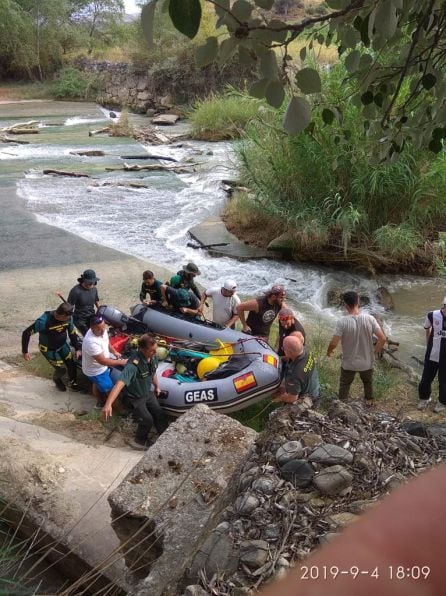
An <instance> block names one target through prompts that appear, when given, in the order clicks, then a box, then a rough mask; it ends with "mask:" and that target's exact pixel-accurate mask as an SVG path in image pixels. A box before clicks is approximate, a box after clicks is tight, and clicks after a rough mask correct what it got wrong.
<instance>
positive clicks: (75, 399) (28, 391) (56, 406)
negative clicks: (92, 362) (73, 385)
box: [0, 356, 95, 421]
mask: <svg viewBox="0 0 446 596" xmlns="http://www.w3.org/2000/svg"><path fill="white" fill-rule="evenodd" d="M38 357H39V356H37V358H38ZM40 357H41V356H40ZM5 373H6V374H5ZM94 404H95V399H94V398H93V396H92V395H87V394H85V393H78V392H73V391H69V390H67V391H66V392H65V393H62V392H61V391H58V390H57V389H56V387H55V386H54V383H52V382H51V381H49V380H48V379H43V378H40V377H36V376H33V375H28V374H26V373H23V371H22V370H21V369H19V368H18V367H14V366H11V365H8V364H7V363H5V362H3V361H2V360H0V412H1V413H2V415H3V416H5V415H6V416H7V417H8V418H13V419H14V420H21V421H25V420H29V418H30V417H34V416H35V415H36V414H40V413H42V412H48V411H49V412H60V413H64V412H79V411H84V412H85V411H87V412H88V411H90V410H91V409H92V407H93V406H94ZM5 412H8V413H7V414H5Z"/></svg>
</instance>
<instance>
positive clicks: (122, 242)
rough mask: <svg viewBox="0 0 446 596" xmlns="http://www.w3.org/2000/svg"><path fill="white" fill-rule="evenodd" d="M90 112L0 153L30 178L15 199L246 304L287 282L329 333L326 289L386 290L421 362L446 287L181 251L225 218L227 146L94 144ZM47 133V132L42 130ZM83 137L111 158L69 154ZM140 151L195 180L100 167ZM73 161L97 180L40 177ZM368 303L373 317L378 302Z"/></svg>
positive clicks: (95, 118)
mask: <svg viewBox="0 0 446 596" xmlns="http://www.w3.org/2000/svg"><path fill="white" fill-rule="evenodd" d="M84 112H85V110H84ZM92 114H93V115H89V114H85V113H82V114H81V115H80V116H78V115H75V114H74V115H72V116H70V117H69V118H64V119H62V120H61V119H60V117H59V118H58V121H57V122H54V117H53V121H52V120H51V118H47V119H46V122H47V124H49V125H50V124H56V126H47V130H51V131H52V130H54V131H57V132H58V133H59V134H58V135H54V138H55V141H54V142H52V141H51V135H46V137H45V141H44V142H38V143H32V144H30V145H19V146H15V147H14V149H13V151H12V150H10V149H8V150H6V149H5V150H3V149H2V148H1V147H0V164H1V166H2V167H3V168H7V167H8V163H9V164H10V165H11V166H12V164H13V162H17V161H19V162H21V163H22V165H26V167H24V168H23V169H26V173H25V175H24V176H23V177H21V178H20V179H19V180H18V183H17V184H18V192H19V195H20V196H21V197H23V199H24V200H25V201H26V204H27V207H28V208H29V209H30V210H31V211H32V212H33V213H34V214H35V215H36V217H37V218H38V219H39V220H40V221H43V222H46V223H49V224H51V225H53V226H58V227H61V228H64V229H66V230H69V231H70V232H74V233H75V234H78V235H79V236H81V237H83V238H85V239H87V240H90V241H94V242H96V243H98V244H101V245H105V246H108V247H111V248H114V249H117V250H120V251H122V252H124V253H127V254H131V255H134V256H137V257H141V258H145V259H147V260H148V261H150V262H156V263H159V264H160V265H165V266H166V267H168V268H170V269H172V270H175V271H176V270H177V269H178V268H180V267H181V265H183V264H184V263H186V262H187V261H191V260H193V261H194V262H195V263H197V265H198V266H199V268H200V269H201V271H202V275H201V276H200V278H199V281H200V283H201V284H202V285H203V286H209V285H214V284H215V283H216V282H218V283H219V282H220V281H222V280H223V279H225V278H227V277H231V278H234V279H236V280H237V282H238V286H239V293H240V294H241V295H242V297H247V296H253V295H254V294H256V293H259V292H260V291H262V290H263V289H265V288H266V287H267V286H268V285H270V284H272V283H284V285H285V286H286V289H287V301H288V302H289V303H290V304H291V305H292V306H293V307H294V308H295V309H296V310H297V312H298V313H299V315H300V318H301V319H302V320H303V322H304V324H305V322H307V323H308V324H310V322H311V323H314V322H315V321H316V320H317V321H319V322H320V325H321V327H322V328H324V330H326V331H327V332H329V331H331V329H332V328H333V326H334V322H335V319H336V317H337V316H339V314H340V312H339V311H337V310H335V309H331V308H327V307H326V304H325V297H326V293H327V289H328V288H330V287H333V286H338V287H341V288H345V289H348V288H354V289H357V290H360V291H366V292H371V291H373V290H374V289H376V287H377V285H383V286H386V287H387V288H388V289H389V290H390V292H391V293H392V295H393V299H394V302H395V310H394V311H393V312H389V313H385V317H384V319H385V326H386V331H387V332H388V333H389V335H390V336H391V337H392V338H393V339H395V340H397V341H399V342H400V343H401V347H400V354H401V357H403V358H404V359H405V360H406V361H408V362H410V363H411V364H412V365H413V364H414V362H413V360H412V361H411V356H412V355H415V356H417V357H419V358H420V357H422V355H423V351H424V331H423V328H422V324H423V320H424V314H425V312H426V311H427V310H431V309H432V308H438V307H439V306H440V305H441V302H442V298H443V296H444V295H445V294H446V284H445V283H443V282H439V281H438V280H436V279H433V278H419V277H411V276H407V275H405V276H393V275H392V276H390V275H385V276H381V277H380V278H379V280H378V281H377V280H372V279H368V278H366V277H365V276H361V275H356V274H354V273H352V272H347V271H334V270H332V269H329V268H324V267H315V266H305V265H302V264H299V263H296V262H292V263H291V262H284V261H279V260H270V259H260V260H251V261H244V262H239V261H236V260H233V259H229V258H223V257H211V256H209V255H208V254H207V253H206V252H205V251H202V250H194V249H192V248H190V247H188V246H187V242H188V241H190V238H189V237H188V229H189V228H190V227H192V226H194V225H196V224H198V223H200V222H201V221H203V220H204V219H206V217H208V216H209V215H211V214H218V213H219V212H221V210H222V208H223V206H224V204H225V201H226V200H227V197H226V194H225V193H224V191H223V190H222V189H221V187H220V181H221V180H222V179H225V178H226V179H228V178H234V177H236V156H235V153H234V148H233V146H232V145H231V144H230V143H205V142H196V141H187V142H182V146H177V145H175V144H173V145H164V146H151V145H144V146H143V147H141V146H139V147H138V146H136V145H135V143H134V142H133V143H132V142H129V141H126V140H123V139H119V138H113V139H109V140H107V141H106V142H105V141H104V140H102V139H101V140H98V139H99V137H91V138H89V139H88V137H87V138H86V130H87V129H94V128H101V127H102V126H105V125H107V123H108V122H107V117H108V112H105V111H102V114H101V112H99V111H98V110H97V108H95V110H93V111H92ZM56 119H57V118H56ZM15 120H17V118H16V119H15ZM135 122H136V123H137V124H141V123H143V119H142V118H140V119H138V118H136V121H135ZM145 123H147V121H145ZM43 127H44V130H45V124H44V125H43ZM168 132H170V130H169V131H168ZM81 135H83V136H82V139H83V140H82V143H83V145H82V147H83V148H84V149H102V150H104V149H105V151H106V153H107V156H106V157H105V158H104V157H83V158H80V157H78V156H75V157H73V156H72V155H70V151H73V150H74V149H78V148H79V147H78V145H79V143H80V138H81ZM36 136H38V135H36ZM56 138H57V141H56ZM104 143H106V144H105V145H104ZM74 145H76V146H75V147H74ZM144 150H145V151H147V152H149V153H152V154H157V155H163V156H165V157H173V158H175V159H177V160H178V161H179V162H186V161H187V160H191V161H194V162H197V163H199V164H200V165H199V168H198V170H197V172H196V173H193V174H175V173H172V172H160V171H151V172H147V171H146V172H144V171H143V172H123V171H118V172H117V171H113V172H111V171H109V172H107V171H105V167H106V166H110V165H112V166H113V165H114V166H116V165H118V164H119V163H121V164H122V161H120V160H119V158H118V156H119V155H123V154H127V155H128V154H132V153H133V154H134V153H138V154H140V153H143V152H144ZM79 161H81V162H82V167H79V165H78V167H77V169H78V170H80V171H88V173H90V174H92V175H93V176H94V179H91V178H62V177H60V178H59V177H52V176H45V175H43V174H42V168H43V167H56V168H57V167H59V168H63V169H70V164H71V165H72V164H73V162H75V163H78V162H79ZM145 163H154V162H145ZM165 163H168V162H165ZM118 180H119V181H127V182H128V181H129V180H132V181H135V180H137V181H138V182H139V183H142V184H144V185H146V186H147V188H131V187H125V186H116V185H109V184H107V183H110V182H116V181H118ZM372 306H373V308H374V309H375V310H378V311H379V307H378V306H377V305H372Z"/></svg>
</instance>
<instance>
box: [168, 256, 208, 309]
mask: <svg viewBox="0 0 446 596" xmlns="http://www.w3.org/2000/svg"><path fill="white" fill-rule="evenodd" d="M197 275H200V270H199V269H198V267H197V266H196V265H195V263H188V264H187V265H183V269H182V270H181V271H178V272H177V274H176V275H174V276H173V277H171V278H170V284H169V285H170V286H171V287H172V288H175V289H178V288H184V289H185V290H192V292H193V293H194V294H195V296H196V297H197V298H198V301H200V300H201V294H200V290H199V289H198V288H197V286H196V285H195V277H196V276H197Z"/></svg>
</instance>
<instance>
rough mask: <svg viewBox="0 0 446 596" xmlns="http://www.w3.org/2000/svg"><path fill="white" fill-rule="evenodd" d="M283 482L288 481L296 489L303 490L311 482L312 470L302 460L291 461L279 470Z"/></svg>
mask: <svg viewBox="0 0 446 596" xmlns="http://www.w3.org/2000/svg"><path fill="white" fill-rule="evenodd" d="M280 472H281V474H282V476H283V477H284V478H285V480H288V481H289V482H291V483H292V484H294V486H295V487H296V488H305V487H306V486H308V485H309V484H311V481H312V480H313V476H314V470H313V468H312V466H311V464H309V463H308V462H307V461H305V460H304V459H292V460H291V461H289V462H287V463H286V464H284V465H283V466H282V467H281V468H280Z"/></svg>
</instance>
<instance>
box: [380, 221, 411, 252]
mask: <svg viewBox="0 0 446 596" xmlns="http://www.w3.org/2000/svg"><path fill="white" fill-rule="evenodd" d="M373 237H374V239H375V242H376V244H377V245H378V247H379V249H380V250H381V252H383V253H385V254H388V255H390V256H391V257H399V258H411V257H412V256H413V254H414V251H415V249H416V247H417V245H418V244H419V243H420V240H421V238H420V235H419V234H417V232H415V230H413V229H412V228H411V227H410V226H408V225H405V224H402V225H400V226H397V225H395V224H386V225H385V226H382V227H381V228H378V229H377V230H375V231H374V233H373Z"/></svg>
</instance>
